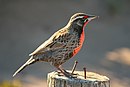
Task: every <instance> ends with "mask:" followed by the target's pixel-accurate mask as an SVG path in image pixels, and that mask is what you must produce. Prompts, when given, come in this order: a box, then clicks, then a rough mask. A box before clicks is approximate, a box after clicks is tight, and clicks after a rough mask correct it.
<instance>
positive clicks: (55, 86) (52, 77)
mask: <svg viewBox="0 0 130 87" xmlns="http://www.w3.org/2000/svg"><path fill="white" fill-rule="evenodd" d="M68 72H70V71H68ZM47 87H110V79H109V78H108V77H106V76H103V75H100V74H97V73H94V72H86V79H85V78H84V71H75V72H74V74H73V77H72V78H68V77H65V76H63V75H60V73H59V72H57V71H54V72H51V73H48V79H47Z"/></svg>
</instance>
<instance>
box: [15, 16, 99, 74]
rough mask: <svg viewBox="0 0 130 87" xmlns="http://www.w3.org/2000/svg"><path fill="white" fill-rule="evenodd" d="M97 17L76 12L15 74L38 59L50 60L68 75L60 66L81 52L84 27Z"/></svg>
mask: <svg viewBox="0 0 130 87" xmlns="http://www.w3.org/2000/svg"><path fill="white" fill-rule="evenodd" d="M96 17H97V16H92V15H87V14H85V13H76V14H74V15H73V16H72V17H71V18H70V21H69V22H68V24H67V25H66V26H65V27H64V28H62V29H60V30H59V31H57V32H55V33H54V34H53V35H52V36H51V37H50V38H49V39H48V40H46V41H45V42H44V43H43V44H42V45H40V46H39V47H38V48H37V49H36V50H35V51H34V52H33V53H31V54H30V55H29V56H30V59H29V60H28V61H27V62H26V63H25V64H24V65H23V66H21V67H20V68H19V69H18V70H17V71H16V72H15V73H14V75H13V76H15V75H16V74H17V73H19V72H20V71H21V70H23V69H24V68H25V67H26V66H28V65H30V64H33V63H35V62H37V61H45V62H50V63H51V64H52V65H53V66H55V67H56V68H57V69H59V70H60V71H61V72H62V73H63V74H64V75H66V76H67V73H66V72H65V71H64V70H63V69H61V68H60V67H59V66H60V65H62V64H63V63H64V62H66V61H67V60H68V59H70V58H72V57H73V56H74V55H76V54H77V53H78V52H79V50H80V49H81V47H82V44H83V42H84V27H85V26H86V24H87V23H88V22H89V21H90V20H92V19H95V18H96Z"/></svg>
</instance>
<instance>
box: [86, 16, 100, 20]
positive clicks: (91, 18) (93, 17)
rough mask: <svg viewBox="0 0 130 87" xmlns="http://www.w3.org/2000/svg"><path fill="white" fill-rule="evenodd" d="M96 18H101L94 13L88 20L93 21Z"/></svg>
mask: <svg viewBox="0 0 130 87" xmlns="http://www.w3.org/2000/svg"><path fill="white" fill-rule="evenodd" d="M95 18H99V16H95V15H92V16H88V20H89V21H91V20H93V19H95Z"/></svg>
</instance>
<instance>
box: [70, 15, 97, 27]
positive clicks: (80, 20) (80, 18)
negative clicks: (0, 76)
mask: <svg viewBox="0 0 130 87" xmlns="http://www.w3.org/2000/svg"><path fill="white" fill-rule="evenodd" d="M97 17H98V16H95V15H89V14H85V13H76V14H74V15H73V16H72V17H71V18H70V21H69V22H70V24H77V25H79V26H85V25H86V24H87V23H88V22H90V21H91V20H93V19H95V18H97Z"/></svg>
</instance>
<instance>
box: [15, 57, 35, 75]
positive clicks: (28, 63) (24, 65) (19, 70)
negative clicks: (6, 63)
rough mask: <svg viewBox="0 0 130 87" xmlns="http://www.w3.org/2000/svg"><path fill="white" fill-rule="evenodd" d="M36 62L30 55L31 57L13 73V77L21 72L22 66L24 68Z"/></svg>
mask: <svg viewBox="0 0 130 87" xmlns="http://www.w3.org/2000/svg"><path fill="white" fill-rule="evenodd" d="M34 62H36V59H34V58H33V56H31V58H30V59H29V60H28V61H27V62H26V63H24V64H23V65H22V66H21V67H20V68H19V69H18V70H17V71H16V72H15V73H14V74H13V77H14V76H16V75H17V74H18V73H19V72H21V71H22V70H23V69H24V68H26V67H27V66H28V65H30V64H32V63H34Z"/></svg>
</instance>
